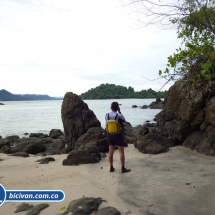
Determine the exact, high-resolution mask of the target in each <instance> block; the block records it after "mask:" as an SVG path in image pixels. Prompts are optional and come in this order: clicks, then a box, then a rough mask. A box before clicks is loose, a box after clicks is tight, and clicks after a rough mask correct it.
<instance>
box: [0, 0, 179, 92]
mask: <svg viewBox="0 0 215 215" xmlns="http://www.w3.org/2000/svg"><path fill="white" fill-rule="evenodd" d="M137 23H138V22H137V20H136V19H135V15H134V14H133V13H132V10H131V9H130V8H128V7H121V3H120V1H119V0H0V90H1V89H6V90H8V91H10V92H11V93H14V94H27V93H29V94H48V95H50V96H64V94H65V93H66V92H68V91H71V92H73V93H76V94H78V95H79V94H81V93H83V92H86V91H87V90H89V89H91V88H94V87H96V86H99V85H100V84H102V83H110V84H116V85H122V86H126V87H129V86H131V87H133V88H134V90H135V91H140V90H142V89H148V88H152V89H154V90H160V88H161V86H162V84H164V83H165V81H164V80H157V81H149V80H147V79H156V78H157V77H158V71H159V69H164V68H165V65H166V63H167V57H168V56H169V55H170V54H172V53H173V52H174V51H175V49H176V48H177V47H178V45H179V41H178V40H177V35H176V33H175V32H174V31H160V30H158V29H156V28H155V27H147V28H139V27H138V25H137ZM144 77H145V78H144ZM146 78H147V79H146ZM172 84H173V83H172ZM169 86H170V85H167V86H166V88H165V89H168V88H169Z"/></svg>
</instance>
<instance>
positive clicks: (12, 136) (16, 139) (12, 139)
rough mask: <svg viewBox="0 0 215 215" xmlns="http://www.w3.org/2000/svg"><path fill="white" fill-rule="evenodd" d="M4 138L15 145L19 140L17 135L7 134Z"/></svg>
mask: <svg viewBox="0 0 215 215" xmlns="http://www.w3.org/2000/svg"><path fill="white" fill-rule="evenodd" d="M4 139H5V140H9V141H10V146H13V145H16V144H17V143H19V142H20V140H21V139H20V138H19V136H18V135H11V136H7V137H5V138H4Z"/></svg>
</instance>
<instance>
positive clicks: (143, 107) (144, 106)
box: [141, 105, 149, 109]
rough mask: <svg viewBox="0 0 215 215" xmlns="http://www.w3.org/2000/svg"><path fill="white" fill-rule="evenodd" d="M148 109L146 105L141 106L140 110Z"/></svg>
mask: <svg viewBox="0 0 215 215" xmlns="http://www.w3.org/2000/svg"><path fill="white" fill-rule="evenodd" d="M148 108H149V106H148V105H143V106H142V107H141V109H148Z"/></svg>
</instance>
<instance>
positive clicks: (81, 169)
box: [0, 145, 215, 215]
mask: <svg viewBox="0 0 215 215" xmlns="http://www.w3.org/2000/svg"><path fill="white" fill-rule="evenodd" d="M125 155H126V167H128V168H131V172H129V173H126V174H121V172H120V169H121V166H120V162H119V154H118V151H116V152H115V154H114V167H115V169H116V171H115V172H114V173H110V172H109V163H108V158H107V157H106V158H102V160H101V162H100V163H97V164H86V165H80V166H63V165H62V161H63V159H65V158H66V157H67V155H54V156H51V157H54V158H55V159H56V161H54V162H50V163H49V164H38V163H37V162H35V161H36V160H38V159H40V158H41V157H35V156H31V157H29V158H21V157H14V156H8V155H6V154H0V158H1V159H4V160H3V161H0V183H1V184H2V185H3V186H4V187H5V189H6V190H25V189H26V190H34V189H35V190H44V189H45V190H52V189H54V190H62V191H64V192H65V199H64V201H62V202H59V203H49V205H50V206H49V207H48V208H46V209H44V210H43V211H42V212H41V213H40V214H41V215H58V214H60V213H62V212H63V211H64V210H60V208H62V207H63V206H68V204H69V202H71V201H72V200H74V199H78V198H81V197H83V196H85V197H101V198H103V199H105V200H106V201H107V202H103V203H102V204H101V205H100V207H99V209H101V208H103V207H106V206H112V207H115V208H117V209H118V210H119V211H120V212H121V214H133V215H139V214H150V213H151V214H153V215H164V214H165V215H213V214H215V202H214V201H215V183H214V181H215V158H214V157H208V156H205V155H201V154H198V153H197V152H195V151H191V150H189V149H185V148H183V147H175V148H171V149H170V151H169V152H167V153H165V154H160V155H144V154H142V153H140V152H139V151H138V150H137V149H135V148H134V147H133V145H129V147H128V148H125ZM186 183H189V185H186ZM20 204H21V203H11V202H5V203H4V204H3V205H2V206H1V207H0V214H4V215H11V214H14V211H15V209H16V207H17V206H18V205H20ZM30 204H33V205H36V204H39V203H37V202H35V203H30ZM129 211H130V212H129ZM18 214H19V215H24V214H26V212H20V213H18Z"/></svg>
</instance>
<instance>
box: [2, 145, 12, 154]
mask: <svg viewBox="0 0 215 215" xmlns="http://www.w3.org/2000/svg"><path fill="white" fill-rule="evenodd" d="M0 153H5V154H12V153H13V152H12V148H11V147H10V146H3V147H2V148H1V149H0Z"/></svg>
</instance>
